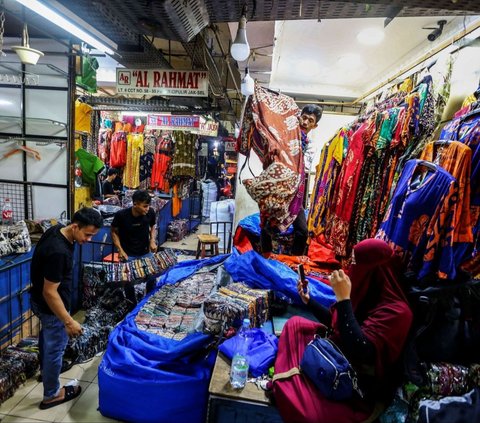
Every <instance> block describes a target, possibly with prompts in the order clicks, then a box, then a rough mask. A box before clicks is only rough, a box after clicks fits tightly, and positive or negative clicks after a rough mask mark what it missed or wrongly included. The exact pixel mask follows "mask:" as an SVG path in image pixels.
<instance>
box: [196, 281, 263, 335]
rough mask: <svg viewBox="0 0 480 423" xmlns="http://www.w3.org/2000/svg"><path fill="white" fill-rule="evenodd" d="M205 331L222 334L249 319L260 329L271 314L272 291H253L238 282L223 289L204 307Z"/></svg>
mask: <svg viewBox="0 0 480 423" xmlns="http://www.w3.org/2000/svg"><path fill="white" fill-rule="evenodd" d="M203 312H204V314H205V329H206V330H207V331H208V332H211V333H216V334H218V333H220V332H221V331H222V330H223V329H224V328H226V327H228V326H239V325H240V324H241V322H242V320H243V319H244V318H249V319H250V322H251V324H252V326H254V327H260V326H261V325H262V324H263V323H264V322H265V321H266V320H267V319H268V318H269V312H270V291H268V290H265V289H252V288H250V287H249V286H247V285H245V284H243V283H241V282H238V283H232V284H230V285H227V286H225V287H221V288H220V289H219V290H218V291H217V292H215V293H213V294H212V295H210V296H209V297H208V298H207V299H206V300H205V303H204V305H203Z"/></svg>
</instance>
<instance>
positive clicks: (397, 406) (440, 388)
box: [380, 363, 480, 423]
mask: <svg viewBox="0 0 480 423" xmlns="http://www.w3.org/2000/svg"><path fill="white" fill-rule="evenodd" d="M424 369H425V383H424V384H423V385H422V386H417V385H415V384H414V383H412V382H407V383H405V384H404V385H403V386H402V388H399V389H398V390H397V393H396V396H395V399H394V401H393V403H392V404H391V405H390V406H389V407H388V408H387V410H386V411H385V413H384V415H382V416H381V418H380V421H381V422H382V423H394V422H395V423H396V422H399V421H404V422H416V421H418V417H419V411H420V409H421V408H422V406H425V405H426V404H433V403H434V402H436V401H438V400H441V399H443V401H442V402H443V403H444V404H448V403H449V402H453V401H449V400H450V399H452V398H453V397H458V396H465V395H466V394H467V393H468V392H470V391H471V390H472V389H474V388H475V387H478V386H479V382H480V364H471V365H470V366H468V367H467V366H462V365H459V364H449V363H428V364H427V363H425V364H424ZM470 406H471V404H468V403H467V401H464V407H465V408H466V409H468V407H470ZM432 421H433V420H432ZM442 421H445V420H442Z"/></svg>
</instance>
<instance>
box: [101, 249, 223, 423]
mask: <svg viewBox="0 0 480 423" xmlns="http://www.w3.org/2000/svg"><path fill="white" fill-rule="evenodd" d="M225 257H227V256H217V257H213V258H211V259H208V260H192V261H188V262H182V263H180V264H178V265H177V266H175V267H174V268H173V269H171V270H170V271H169V272H168V273H166V274H165V275H164V276H163V277H162V278H161V280H160V282H159V285H163V284H173V283H176V282H178V281H180V280H182V279H185V278H186V277H188V276H190V275H191V274H193V273H195V272H196V271H197V270H199V269H201V268H202V267H204V266H208V265H213V264H216V263H221V262H222V260H224V259H225ZM146 301H147V298H145V299H144V300H143V301H142V302H141V303H140V304H139V305H138V306H137V307H136V308H135V310H133V311H132V312H131V313H130V314H129V315H128V316H127V317H126V319H125V320H124V321H123V322H122V323H121V324H119V325H118V326H117V327H116V328H115V329H114V331H113V332H112V334H111V335H110V338H109V342H108V347H107V351H106V352H105V355H104V357H103V360H102V362H101V363H100V366H99V369H98V385H99V408H100V412H101V413H102V414H103V415H105V416H108V417H111V418H115V419H120V420H124V421H130V422H152V423H153V422H155V423H171V422H175V423H196V422H198V423H200V422H204V421H205V416H206V410H207V402H208V384H209V382H210V377H211V372H212V369H213V364H214V361H215V352H213V353H210V354H207V352H206V346H207V345H208V344H209V343H210V342H211V340H212V338H211V337H210V336H209V335H204V334H202V333H193V334H190V335H188V336H187V337H186V338H185V339H183V340H182V341H175V340H171V339H166V338H164V337H161V336H158V335H155V334H151V333H148V332H145V331H142V330H139V329H138V328H137V326H136V324H135V317H136V315H137V313H138V311H139V310H140V309H141V307H142V306H143V304H144V303H145V302H146Z"/></svg>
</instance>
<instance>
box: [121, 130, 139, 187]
mask: <svg viewBox="0 0 480 423" xmlns="http://www.w3.org/2000/svg"><path fill="white" fill-rule="evenodd" d="M127 142H128V145H127V164H126V165H125V172H124V173H123V184H124V185H125V186H126V187H128V188H131V189H134V188H138V187H139V185H140V156H141V155H142V154H143V134H128V136H127Z"/></svg>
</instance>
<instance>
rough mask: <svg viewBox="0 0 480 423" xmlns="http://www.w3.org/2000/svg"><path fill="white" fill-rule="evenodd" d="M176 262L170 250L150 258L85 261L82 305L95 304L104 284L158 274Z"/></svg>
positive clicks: (87, 306)
mask: <svg viewBox="0 0 480 423" xmlns="http://www.w3.org/2000/svg"><path fill="white" fill-rule="evenodd" d="M176 263H177V257H176V255H175V253H174V252H173V251H172V250H164V251H159V252H158V253H155V254H154V255H153V257H152V258H150V257H146V258H139V259H137V260H132V261H129V262H125V263H108V262H92V263H86V264H84V266H83V300H82V305H83V307H84V308H86V309H88V308H90V307H92V306H93V305H95V304H96V303H97V301H98V298H99V297H100V296H101V295H103V293H104V291H105V285H108V284H111V283H118V282H133V281H138V280H141V279H144V278H145V277H147V276H158V275H160V274H162V273H164V272H165V271H166V270H167V269H169V268H170V267H172V266H174V265H175V264H176Z"/></svg>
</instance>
